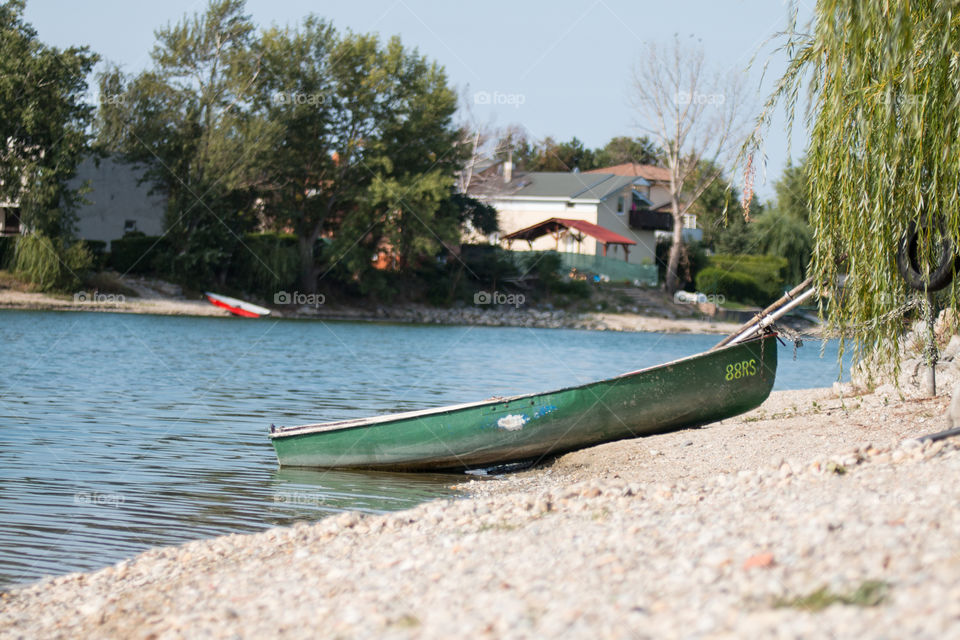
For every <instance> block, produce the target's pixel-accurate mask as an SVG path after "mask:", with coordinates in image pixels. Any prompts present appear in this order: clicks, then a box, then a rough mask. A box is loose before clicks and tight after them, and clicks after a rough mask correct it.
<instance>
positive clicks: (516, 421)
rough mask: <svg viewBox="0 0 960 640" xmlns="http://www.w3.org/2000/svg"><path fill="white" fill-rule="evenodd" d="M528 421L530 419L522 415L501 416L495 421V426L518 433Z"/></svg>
mask: <svg viewBox="0 0 960 640" xmlns="http://www.w3.org/2000/svg"><path fill="white" fill-rule="evenodd" d="M529 419H530V418H528V417H527V416H525V415H523V414H518V415H509V416H503V417H502V418H500V419H499V420H497V426H498V427H500V428H501V429H506V430H507V431H519V430H520V429H523V425H525V424H526V423H527V420H529Z"/></svg>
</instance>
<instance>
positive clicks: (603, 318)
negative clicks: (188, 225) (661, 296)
mask: <svg viewBox="0 0 960 640" xmlns="http://www.w3.org/2000/svg"><path fill="white" fill-rule="evenodd" d="M131 284H132V283H131ZM158 286H159V285H158ZM144 291H152V292H153V293H152V294H150V295H146V296H144V297H138V298H124V297H123V296H119V297H117V296H112V297H110V298H109V299H108V300H107V301H102V302H101V301H98V300H97V299H95V298H94V297H93V296H90V297H89V298H87V299H83V300H78V299H77V298H76V297H68V296H53V295H48V294H43V293H25V292H20V291H11V290H0V309H20V310H30V311H93V312H98V311H99V312H113V313H137V314H154V315H176V316H221V317H226V316H229V315H230V314H229V312H227V311H226V310H224V309H221V308H218V307H214V306H213V305H211V304H209V303H208V302H206V301H200V300H186V299H184V298H183V297H182V296H174V295H160V294H159V293H158V292H157V290H153V289H144ZM274 317H281V318H298V319H314V320H347V321H371V322H397V323H411V324H442V325H466V326H487V327H530V328H541V329H561V328H564V329H585V330H592V331H655V332H661V333H714V334H728V333H730V332H732V331H733V330H734V329H736V328H737V325H735V324H732V323H729V322H710V321H706V320H698V319H693V318H687V319H684V318H675V319H674V318H665V317H652V316H644V315H637V314H632V313H602V312H596V313H568V312H566V311H563V310H542V309H515V308H512V307H503V308H501V307H462V308H438V307H427V306H424V305H400V306H392V307H377V308H375V309H365V308H361V307H346V306H332V305H331V306H316V307H311V306H301V307H293V308H285V309H282V310H279V311H277V312H276V315H275V316H274Z"/></svg>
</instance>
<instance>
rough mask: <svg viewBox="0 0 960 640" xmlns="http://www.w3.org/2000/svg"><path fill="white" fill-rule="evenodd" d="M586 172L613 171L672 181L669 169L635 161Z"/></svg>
mask: <svg viewBox="0 0 960 640" xmlns="http://www.w3.org/2000/svg"><path fill="white" fill-rule="evenodd" d="M584 173H612V174H614V175H618V176H637V177H640V178H644V179H645V180H651V181H654V182H670V170H669V169H666V168H664V167H658V166H655V165H652V164H637V163H635V162H625V163H623V164H615V165H613V166H612V167H601V168H599V169H591V170H590V171H584Z"/></svg>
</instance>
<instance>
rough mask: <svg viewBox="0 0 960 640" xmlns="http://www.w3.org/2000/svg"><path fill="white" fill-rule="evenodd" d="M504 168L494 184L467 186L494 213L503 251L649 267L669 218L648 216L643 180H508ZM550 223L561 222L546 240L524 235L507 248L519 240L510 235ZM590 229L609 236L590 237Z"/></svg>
mask: <svg viewBox="0 0 960 640" xmlns="http://www.w3.org/2000/svg"><path fill="white" fill-rule="evenodd" d="M504 165H505V166H502V167H501V171H500V173H499V174H498V175H497V179H489V180H483V181H480V182H477V183H475V184H473V185H471V188H470V191H469V193H470V195H471V196H474V197H476V198H478V199H480V200H482V201H484V202H486V203H487V204H490V205H492V206H493V207H494V208H495V209H496V210H497V212H498V221H499V224H500V234H501V236H500V237H501V238H505V239H507V240H509V241H510V247H509V248H511V249H513V250H521V251H530V250H532V251H543V250H556V251H560V252H562V253H572V254H573V253H575V254H587V255H594V256H605V257H607V258H615V259H619V260H624V261H626V262H628V263H631V264H637V265H652V264H654V260H655V252H656V237H655V232H656V231H658V230H662V231H668V230H669V229H671V228H672V219H671V218H670V215H669V214H665V213H662V212H656V211H652V210H651V206H652V202H651V201H650V199H649V198H648V197H647V195H646V194H647V193H648V192H649V187H650V186H651V183H650V182H649V181H648V180H646V179H645V178H643V177H640V176H635V175H615V174H613V173H578V172H569V173H568V172H540V171H535V172H529V173H516V174H514V173H513V172H512V171H511V167H510V165H509V163H504ZM553 219H558V220H561V221H566V222H565V223H564V224H562V225H559V226H557V225H553V227H551V228H552V229H554V230H553V231H552V232H551V233H549V234H545V235H541V236H539V237H536V238H534V237H531V236H527V235H524V236H523V237H524V238H526V239H525V240H524V241H523V242H513V240H515V239H516V238H517V237H520V236H517V235H514V234H515V233H516V232H518V231H522V230H526V229H530V228H538V226H539V225H541V223H546V222H548V221H551V220H553ZM571 221H583V222H585V223H589V224H585V225H577V224H575V222H574V223H572V224H571ZM596 227H600V228H602V229H605V230H607V231H609V232H611V233H609V234H605V233H602V232H596V233H593V232H591V230H592V229H595V228H596ZM585 229H586V231H584V230H585ZM521 235H523V234H521ZM611 238H614V241H611ZM494 240H497V241H499V240H500V238H495V239H494Z"/></svg>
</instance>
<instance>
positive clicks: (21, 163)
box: [0, 0, 99, 239]
mask: <svg viewBox="0 0 960 640" xmlns="http://www.w3.org/2000/svg"><path fill="white" fill-rule="evenodd" d="M23 10H24V2H23V0H11V1H10V2H6V3H4V4H2V5H0V140H5V141H6V143H5V144H6V149H5V150H4V151H3V152H0V153H2V156H0V157H2V161H0V200H7V201H11V202H19V204H20V214H21V217H22V219H23V222H24V224H25V225H26V227H27V228H28V229H30V230H32V231H36V232H40V233H43V234H45V235H46V236H48V237H51V238H67V239H69V237H70V236H71V235H72V232H73V229H74V223H75V213H74V212H75V209H76V207H77V205H78V204H79V203H80V202H81V199H82V194H81V189H78V188H75V187H74V188H72V187H70V186H69V184H68V183H69V182H70V180H71V179H72V178H73V177H74V176H75V175H76V171H77V165H79V163H80V161H81V160H82V159H83V157H84V156H85V155H86V154H87V153H89V135H88V128H89V125H90V122H91V120H92V118H93V112H94V108H93V107H92V106H91V105H89V104H86V103H85V102H84V101H83V97H84V94H85V93H86V91H87V81H86V78H87V75H88V74H89V73H90V71H91V69H92V68H93V65H94V64H96V62H97V60H98V59H99V58H98V56H97V55H96V54H94V53H91V52H90V50H89V49H88V48H87V47H70V48H68V49H62V50H61V49H57V48H55V47H50V46H48V45H45V44H43V43H42V42H40V41H39V40H38V38H37V33H36V31H35V30H34V29H33V27H31V26H30V25H29V24H27V23H25V22H24V21H23Z"/></svg>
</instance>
